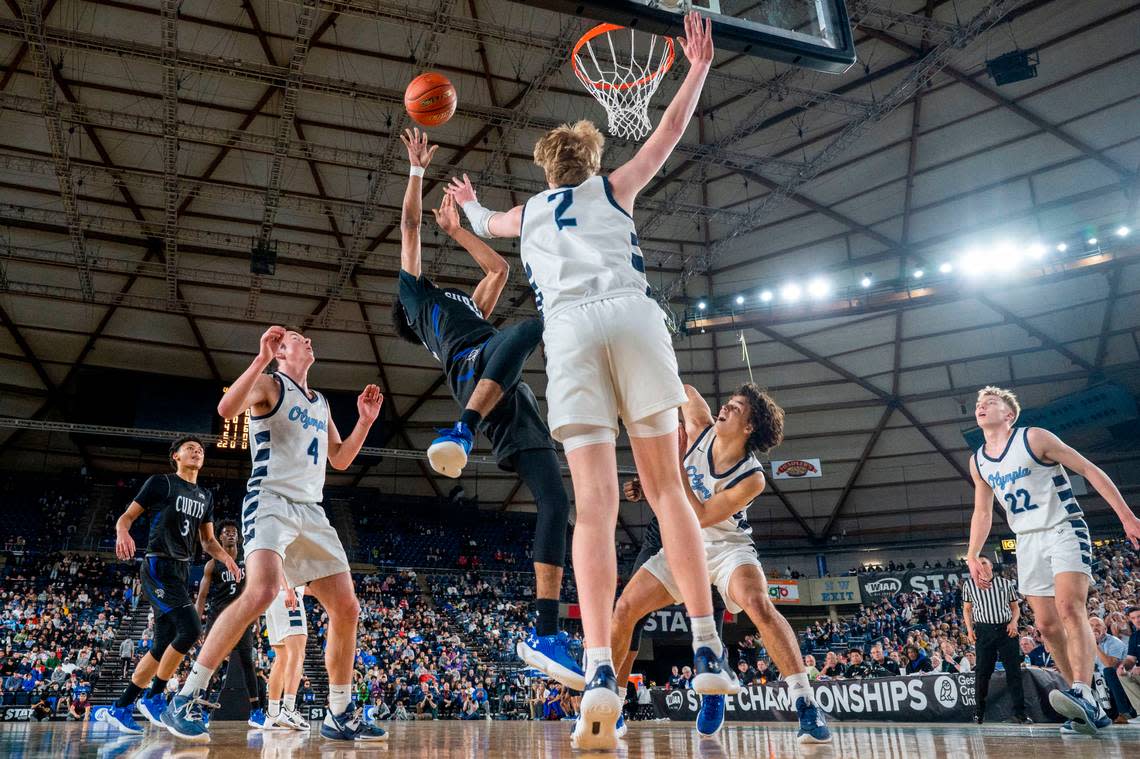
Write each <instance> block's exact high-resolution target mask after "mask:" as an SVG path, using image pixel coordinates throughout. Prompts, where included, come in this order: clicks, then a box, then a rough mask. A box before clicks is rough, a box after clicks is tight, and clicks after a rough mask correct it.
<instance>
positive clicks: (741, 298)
mask: <svg viewBox="0 0 1140 759" xmlns="http://www.w3.org/2000/svg"><path fill="white" fill-rule="evenodd" d="M736 305H738V306H743V305H744V296H743V295H737V296H736Z"/></svg>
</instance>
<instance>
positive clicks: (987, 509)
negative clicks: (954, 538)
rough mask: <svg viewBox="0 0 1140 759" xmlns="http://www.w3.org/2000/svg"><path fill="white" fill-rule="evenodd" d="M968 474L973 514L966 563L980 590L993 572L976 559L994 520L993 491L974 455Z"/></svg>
mask: <svg viewBox="0 0 1140 759" xmlns="http://www.w3.org/2000/svg"><path fill="white" fill-rule="evenodd" d="M970 476H971V477H972V478H973V479H974V515H973V517H971V518H970V548H969V550H967V551H966V565H967V566H968V567H969V568H970V577H972V578H973V579H974V584H975V585H977V586H978V587H979V588H981V589H982V590H985V589H986V588H988V587H990V583H991V582H992V581H993V573H992V572H991V571H989V570H987V569H986V568H985V566H983V564H982V562H981V561H979V560H978V557H979V555H981V553H982V548H984V547H985V545H986V539H987V538H989V536H990V528H991V527H992V526H993V521H994V491H993V488H991V487H990V485H989V483H988V482H986V481H985V480H983V479H982V475H981V474H980V473H979V472H978V466H977V464H976V463H975V462H974V457H973V456H971V457H970Z"/></svg>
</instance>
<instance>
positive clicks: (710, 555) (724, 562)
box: [642, 543, 764, 614]
mask: <svg viewBox="0 0 1140 759" xmlns="http://www.w3.org/2000/svg"><path fill="white" fill-rule="evenodd" d="M705 558H706V560H707V561H708V565H709V584H710V585H714V586H716V589H717V591H718V592H719V593H720V597H721V598H723V599H724V608H726V609H728V610H729V611H730V612H732V613H733V614H739V613H740V612H741V611H742V607H741V606H740V604H738V603H737V602H736V601H735V600H733V598H732V597H731V596H730V595H729V593H728V583H729V581H730V580H731V579H732V573H733V572H735V571H736V570H737V569H739V568H740V567H742V566H745V565H749V566H754V567H756V569H758V570H759V571H760V574H764V569H763V567H761V566H760V557H758V556H757V555H756V549H755V548H753V547H752V546H746V545H724V544H715V543H714V544H709V543H706V544H705ZM642 568H643V569H645V570H647V571H648V572H649V573H650V574H651V575H653V576H654V577H656V578H657V579H658V580H660V581H661V584H662V585H664V586H665V590H667V591H669V595H671V596H673V600H674V601H676V602H677V603H683V602H684V599H683V598H682V596H681V589H680V588H679V587H678V586H677V581H676V579H675V578H674V577H673V571H672V570H671V569H669V562H668V561H666V560H665V549H664V548H662V549H661V550H660V551H658V552H657V553H655V554H653V555H652V556H650V557H649V559H648V560H647V561H646V562H645V563H644V564H642Z"/></svg>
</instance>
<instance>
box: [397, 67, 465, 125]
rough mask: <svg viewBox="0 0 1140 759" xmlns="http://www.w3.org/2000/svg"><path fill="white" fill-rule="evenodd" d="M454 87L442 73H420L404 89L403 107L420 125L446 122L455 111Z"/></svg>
mask: <svg viewBox="0 0 1140 759" xmlns="http://www.w3.org/2000/svg"><path fill="white" fill-rule="evenodd" d="M455 104H456V95H455V87H453V86H452V84H451V82H450V81H449V80H448V78H447V77H446V76H444V75H443V74H437V73H436V72H434V71H429V72H427V73H426V74H420V75H419V76H417V77H416V78H415V79H413V80H412V81H411V83H410V84H408V88H407V89H406V90H404V108H406V109H408V115H409V116H411V117H412V120H413V121H415V122H416V123H417V124H419V125H420V126H425V127H435V126H439V125H440V124H446V123H447V121H448V119H450V118H451V117H452V115H453V114H454V113H455Z"/></svg>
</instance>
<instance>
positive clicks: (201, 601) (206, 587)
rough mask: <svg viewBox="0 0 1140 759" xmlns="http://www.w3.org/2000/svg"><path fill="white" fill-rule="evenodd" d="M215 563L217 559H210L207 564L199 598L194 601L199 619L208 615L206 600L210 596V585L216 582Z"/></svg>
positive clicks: (203, 573) (203, 572) (199, 585)
mask: <svg viewBox="0 0 1140 759" xmlns="http://www.w3.org/2000/svg"><path fill="white" fill-rule="evenodd" d="M215 561H217V559H210V560H209V561H207V562H206V566H205V568H204V569H203V570H202V582H200V583H198V596H197V597H196V598H195V599H194V608H195V609H196V610H197V612H198V616H199V617H201V616H202V615H204V614H205V613H206V598H207V597H208V596H209V595H210V585H211V584H212V583H213V581H214V562H215Z"/></svg>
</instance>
